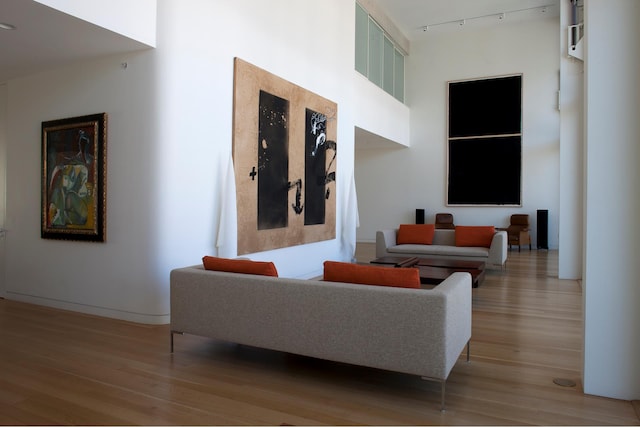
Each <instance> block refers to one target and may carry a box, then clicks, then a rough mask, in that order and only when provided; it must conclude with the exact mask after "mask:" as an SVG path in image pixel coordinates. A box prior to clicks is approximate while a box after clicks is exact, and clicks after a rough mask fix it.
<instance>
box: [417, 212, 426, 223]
mask: <svg viewBox="0 0 640 427" xmlns="http://www.w3.org/2000/svg"><path fill="white" fill-rule="evenodd" d="M416 224H424V209H416Z"/></svg>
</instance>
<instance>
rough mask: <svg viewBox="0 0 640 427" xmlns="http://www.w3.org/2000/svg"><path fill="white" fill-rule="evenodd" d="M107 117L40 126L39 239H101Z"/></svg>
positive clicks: (85, 117) (53, 122) (61, 121)
mask: <svg viewBox="0 0 640 427" xmlns="http://www.w3.org/2000/svg"><path fill="white" fill-rule="evenodd" d="M106 182H107V114H106V113H99V114H91V115H86V116H80V117H71V118H66V119H58V120H50V121H46V122H42V188H41V193H42V207H41V210H42V212H41V237H42V238H43V239H62V240H80V241H93V242H104V241H105V240H106V200H107V194H106Z"/></svg>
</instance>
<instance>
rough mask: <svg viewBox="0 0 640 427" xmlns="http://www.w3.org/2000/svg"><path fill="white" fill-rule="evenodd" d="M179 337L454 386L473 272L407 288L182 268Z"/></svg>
mask: <svg viewBox="0 0 640 427" xmlns="http://www.w3.org/2000/svg"><path fill="white" fill-rule="evenodd" d="M170 277H171V278H170V293H171V352H172V353H173V350H174V334H176V333H178V334H183V333H189V334H194V335H200V336H206V337H210V338H214V339H219V340H225V341H230V342H235V343H239V344H245V345H250V346H255V347H261V348H266V349H271V350H277V351H283V352H288V353H294V354H299V355H304V356H311V357H316V358H320V359H326V360H331V361H337V362H343V363H350V364H355V365H362V366H367V367H372V368H379V369H385V370H390V371H396V372H402V373H407V374H413V375H419V376H421V377H422V378H423V379H428V380H435V381H439V382H440V383H441V395H442V402H441V405H442V409H443V410H444V395H445V383H446V379H447V377H448V376H449V373H450V371H451V369H452V368H453V366H454V365H455V363H456V361H457V360H458V358H459V356H460V354H461V352H462V351H463V350H464V348H465V346H467V360H468V357H469V347H468V344H469V340H470V338H471V276H470V275H469V274H468V273H455V274H453V275H451V276H450V277H449V278H448V279H446V280H445V281H443V282H442V283H441V284H440V285H438V286H437V287H435V288H433V289H406V288H396V287H388V286H370V285H357V284H353V283H338V282H325V281H319V280H302V279H288V278H277V277H266V276H257V275H247V274H239V273H226V272H218V271H209V270H205V269H204V268H203V267H201V266H193V267H186V268H180V269H175V270H172V271H171V276H170Z"/></svg>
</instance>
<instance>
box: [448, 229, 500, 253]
mask: <svg viewBox="0 0 640 427" xmlns="http://www.w3.org/2000/svg"><path fill="white" fill-rule="evenodd" d="M495 232H496V230H495V227H494V226H492V225H490V226H472V225H458V226H456V246H464V247H467V246H479V247H484V248H488V247H491V240H492V239H493V235H494V234H495Z"/></svg>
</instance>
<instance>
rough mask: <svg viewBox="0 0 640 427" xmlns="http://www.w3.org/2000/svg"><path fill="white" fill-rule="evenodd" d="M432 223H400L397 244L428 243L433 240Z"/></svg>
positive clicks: (433, 229) (433, 227)
mask: <svg viewBox="0 0 640 427" xmlns="http://www.w3.org/2000/svg"><path fill="white" fill-rule="evenodd" d="M434 231H435V225H434V224H400V227H399V228H398V237H397V239H396V240H397V244H399V245H405V244H419V245H430V244H431V243H432V242H433V234H434Z"/></svg>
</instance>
